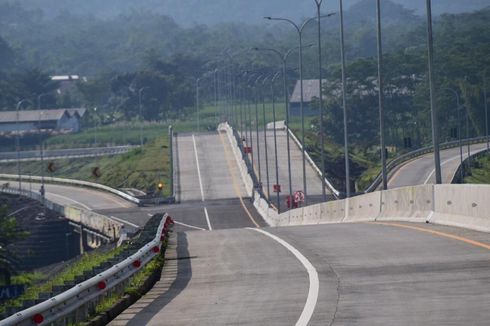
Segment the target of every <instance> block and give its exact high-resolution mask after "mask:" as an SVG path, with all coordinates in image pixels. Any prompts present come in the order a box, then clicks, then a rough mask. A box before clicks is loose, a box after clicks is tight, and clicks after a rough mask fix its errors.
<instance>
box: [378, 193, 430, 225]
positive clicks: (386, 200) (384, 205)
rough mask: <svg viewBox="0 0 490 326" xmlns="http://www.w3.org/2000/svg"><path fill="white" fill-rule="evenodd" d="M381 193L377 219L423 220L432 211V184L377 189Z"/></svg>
mask: <svg viewBox="0 0 490 326" xmlns="http://www.w3.org/2000/svg"><path fill="white" fill-rule="evenodd" d="M376 193H380V194H381V214H379V217H378V218H377V220H378V221H393V220H397V221H407V222H425V221H426V220H427V218H429V217H430V216H431V215H432V212H433V211H434V185H420V186H411V187H403V188H396V189H390V190H386V191H377V192H376Z"/></svg>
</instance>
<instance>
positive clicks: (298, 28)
mask: <svg viewBox="0 0 490 326" xmlns="http://www.w3.org/2000/svg"><path fill="white" fill-rule="evenodd" d="M331 15H333V13H332V14H328V15H325V16H320V17H319V18H323V17H329V16H331ZM265 19H268V20H276V21H284V22H287V23H289V24H291V25H292V26H293V27H294V28H295V29H296V31H297V32H298V40H299V79H300V92H301V95H300V114H301V142H302V145H303V146H302V157H303V192H304V195H305V199H304V204H305V205H307V202H308V191H307V185H306V148H305V147H306V146H305V145H306V144H305V116H304V92H303V31H304V28H305V27H306V25H308V23H309V22H311V21H313V20H315V19H318V18H317V17H312V18H309V19H307V20H305V21H304V22H303V23H302V24H301V25H298V24H296V23H295V22H293V21H292V20H290V19H288V18H276V17H265ZM320 82H321V81H320ZM288 127H289V126H288Z"/></svg>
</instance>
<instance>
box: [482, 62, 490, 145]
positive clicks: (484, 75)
mask: <svg viewBox="0 0 490 326" xmlns="http://www.w3.org/2000/svg"><path fill="white" fill-rule="evenodd" d="M487 71H488V69H485V71H484V73H483V105H484V108H485V134H486V137H487V151H488V150H490V137H489V135H488V103H487Z"/></svg>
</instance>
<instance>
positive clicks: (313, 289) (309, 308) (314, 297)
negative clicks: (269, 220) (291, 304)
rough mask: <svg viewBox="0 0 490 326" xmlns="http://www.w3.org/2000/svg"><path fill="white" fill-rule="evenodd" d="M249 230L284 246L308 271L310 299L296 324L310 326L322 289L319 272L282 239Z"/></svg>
mask: <svg viewBox="0 0 490 326" xmlns="http://www.w3.org/2000/svg"><path fill="white" fill-rule="evenodd" d="M248 229H249V230H253V231H256V232H260V233H262V234H264V235H266V236H268V237H269V238H271V239H274V240H275V241H277V242H279V243H280V244H281V245H282V246H284V247H285V248H286V249H287V250H289V251H290V252H291V253H292V254H293V255H294V256H295V257H296V258H297V259H298V260H299V261H300V262H301V264H303V266H304V267H305V269H306V271H307V272H308V277H309V279H310V288H309V290H308V298H307V299H306V304H305V306H304V308H303V312H302V313H301V316H299V319H298V321H297V322H296V326H306V325H308V323H309V322H310V319H311V317H312V316H313V312H314V311H315V307H316V303H317V301H318V292H319V288H320V282H319V280H318V272H317V271H316V269H315V267H314V266H313V265H312V264H311V263H310V261H309V260H308V259H307V258H306V257H305V256H303V254H302V253H301V252H299V251H298V250H297V249H296V248H294V247H293V246H292V245H290V244H289V243H287V242H286V241H284V240H282V239H281V238H279V237H277V236H275V235H273V234H271V233H269V232H267V231H264V230H262V229H252V228H248Z"/></svg>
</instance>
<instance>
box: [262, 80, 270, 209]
mask: <svg viewBox="0 0 490 326" xmlns="http://www.w3.org/2000/svg"><path fill="white" fill-rule="evenodd" d="M267 78H268V77H266V78H264V79H263V80H262V85H263V86H264V87H263V88H265V83H266V82H267ZM262 117H263V120H264V148H265V176H266V181H267V200H268V201H270V198H271V192H270V179H269V148H268V146H267V121H266V118H265V94H264V92H262Z"/></svg>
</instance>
